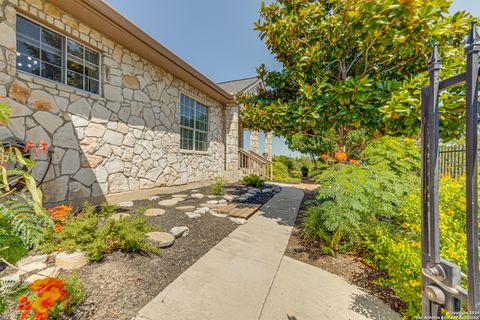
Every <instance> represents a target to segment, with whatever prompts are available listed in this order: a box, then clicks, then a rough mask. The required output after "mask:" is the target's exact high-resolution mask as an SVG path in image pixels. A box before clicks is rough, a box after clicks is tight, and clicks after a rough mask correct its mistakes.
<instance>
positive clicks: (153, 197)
mask: <svg viewBox="0 0 480 320" xmlns="http://www.w3.org/2000/svg"><path fill="white" fill-rule="evenodd" d="M158 199H160V196H152V197H150V198H148V200H150V201H155V200H158Z"/></svg>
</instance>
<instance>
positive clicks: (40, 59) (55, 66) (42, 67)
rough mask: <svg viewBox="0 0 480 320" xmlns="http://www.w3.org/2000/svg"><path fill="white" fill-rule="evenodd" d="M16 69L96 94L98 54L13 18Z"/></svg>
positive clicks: (36, 26) (30, 22) (98, 86)
mask: <svg viewBox="0 0 480 320" xmlns="http://www.w3.org/2000/svg"><path fill="white" fill-rule="evenodd" d="M16 64H17V70H19V71H22V72H26V73H29V74H33V75H36V76H39V77H42V78H46V79H49V80H53V81H56V82H60V83H63V84H67V85H69V86H72V87H75V88H78V89H81V90H85V91H88V92H91V93H95V94H99V93H100V54H99V53H98V52H95V51H93V50H91V49H89V48H87V47H85V46H84V45H82V44H79V43H77V42H75V41H73V40H71V39H69V38H67V37H65V36H62V35H60V34H58V33H56V32H54V31H51V30H50V29H48V28H45V27H43V26H41V25H39V24H37V23H35V22H32V21H30V20H28V19H26V18H24V17H22V16H17V61H16Z"/></svg>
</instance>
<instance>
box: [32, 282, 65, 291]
mask: <svg viewBox="0 0 480 320" xmlns="http://www.w3.org/2000/svg"><path fill="white" fill-rule="evenodd" d="M28 288H29V289H30V290H32V291H33V292H37V293H38V294H41V293H43V292H47V291H49V290H50V289H51V288H62V289H63V288H65V285H64V281H63V280H62V279H57V278H45V279H39V280H36V281H34V282H32V283H31V284H30V285H29V286H28Z"/></svg>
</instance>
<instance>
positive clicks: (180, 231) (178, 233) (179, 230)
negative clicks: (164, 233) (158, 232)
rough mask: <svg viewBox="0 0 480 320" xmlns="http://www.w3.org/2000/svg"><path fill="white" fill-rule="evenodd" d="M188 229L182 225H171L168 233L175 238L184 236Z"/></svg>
mask: <svg viewBox="0 0 480 320" xmlns="http://www.w3.org/2000/svg"><path fill="white" fill-rule="evenodd" d="M189 232H190V230H189V229H188V227H185V226H182V227H173V228H172V229H170V233H171V234H172V235H173V236H174V237H175V239H176V238H180V237H186V236H187V235H188V233H189Z"/></svg>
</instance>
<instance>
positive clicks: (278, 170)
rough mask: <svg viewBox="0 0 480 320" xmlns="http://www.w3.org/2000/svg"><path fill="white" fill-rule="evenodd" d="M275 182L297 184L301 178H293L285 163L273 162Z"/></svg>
mask: <svg viewBox="0 0 480 320" xmlns="http://www.w3.org/2000/svg"><path fill="white" fill-rule="evenodd" d="M273 180H274V181H278V182H286V183H295V182H300V181H301V179H300V178H299V177H294V176H292V173H291V172H290V171H289V170H288V167H287V165H286V164H285V163H284V162H283V161H278V160H276V159H274V160H273Z"/></svg>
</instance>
